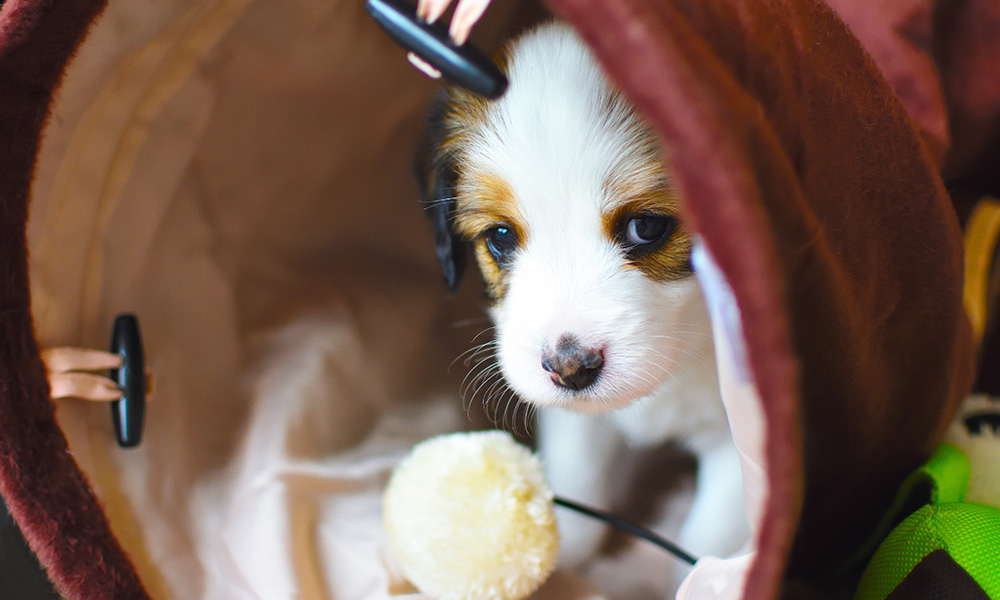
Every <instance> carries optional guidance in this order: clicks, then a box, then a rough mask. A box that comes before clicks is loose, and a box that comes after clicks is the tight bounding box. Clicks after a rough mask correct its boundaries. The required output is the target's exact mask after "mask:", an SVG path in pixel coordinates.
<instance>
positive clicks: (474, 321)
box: [449, 316, 496, 341]
mask: <svg viewBox="0 0 1000 600" xmlns="http://www.w3.org/2000/svg"><path fill="white" fill-rule="evenodd" d="M489 320H490V318H489V317H486V316H482V317H473V318H471V319H462V320H461V321H455V322H454V323H451V324H450V325H449V326H450V327H451V328H452V329H461V328H463V327H469V326H471V325H481V324H483V323H488V322H489ZM494 329H496V327H487V328H486V329H484V330H483V331H482V332H480V333H479V334H478V335H477V336H476V337H479V336H480V335H482V334H483V333H485V332H487V331H493V330H494ZM472 339H473V341H475V338H472Z"/></svg>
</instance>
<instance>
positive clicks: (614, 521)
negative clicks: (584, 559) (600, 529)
mask: <svg viewBox="0 0 1000 600" xmlns="http://www.w3.org/2000/svg"><path fill="white" fill-rule="evenodd" d="M553 502H555V504H556V505H558V506H562V507H563V508H568V509H570V510H574V511H576V512H578V513H582V514H585V515H587V516H589V517H593V518H595V519H598V520H600V521H604V522H605V523H607V524H608V525H611V526H612V527H614V528H615V529H620V530H622V531H624V532H626V533H630V534H632V535H634V536H636V537H640V538H642V539H644V540H646V541H647V542H650V543H652V544H655V545H657V546H659V547H660V548H663V549H664V550H666V551H667V552H669V553H671V554H673V555H674V556H676V557H677V558H679V559H681V560H683V561H684V562H686V563H687V564H689V565H693V564H694V563H695V562H696V561H697V560H698V559H697V558H695V557H693V556H691V555H690V554H688V553H687V552H685V551H684V550H682V549H680V548H679V547H678V546H677V545H676V544H674V543H673V542H671V541H670V540H668V539H666V538H663V537H660V536H659V535H657V534H655V533H653V532H652V531H650V530H648V529H646V528H645V527H640V526H639V525H636V524H635V523H630V522H628V521H626V520H624V519H621V518H619V517H616V516H615V515H613V514H611V513H607V512H604V511H602V510H597V509H596V508H590V507H589V506H584V505H582V504H577V503H576V502H573V501H572V500H566V499H565V498H560V497H559V496H556V497H555V498H554V499H553Z"/></svg>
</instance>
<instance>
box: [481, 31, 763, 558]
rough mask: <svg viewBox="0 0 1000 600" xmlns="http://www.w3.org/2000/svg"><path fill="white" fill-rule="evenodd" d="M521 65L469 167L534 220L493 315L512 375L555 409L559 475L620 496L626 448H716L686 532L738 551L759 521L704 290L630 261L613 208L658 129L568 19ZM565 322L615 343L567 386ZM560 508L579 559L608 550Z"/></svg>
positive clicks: (588, 495) (524, 55) (595, 496)
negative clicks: (581, 381)
mask: <svg viewBox="0 0 1000 600" xmlns="http://www.w3.org/2000/svg"><path fill="white" fill-rule="evenodd" d="M508 64H509V76H510V87H509V90H508V92H507V94H506V95H505V96H504V97H503V98H502V99H500V100H499V101H497V102H496V103H493V104H491V105H490V108H489V116H488V118H487V119H488V120H487V124H486V125H485V126H483V127H481V128H480V129H479V130H478V132H477V135H475V136H473V137H472V140H471V142H470V143H469V145H468V147H467V148H464V149H463V155H462V161H463V165H462V166H463V168H465V169H470V170H471V169H474V170H476V171H480V170H481V171H483V172H488V173H491V174H494V175H498V176H500V177H502V178H503V179H504V180H505V181H506V182H507V183H508V184H509V185H510V187H511V190H512V191H513V196H514V198H515V202H516V210H517V211H518V213H519V215H520V218H521V221H522V222H523V223H525V224H526V227H527V232H526V236H525V240H524V243H523V245H522V247H521V248H519V250H518V251H517V254H516V257H515V259H514V261H513V263H512V264H511V265H510V267H509V273H508V275H507V279H506V287H505V292H504V294H503V295H502V296H501V297H500V298H499V300H498V301H497V303H496V304H495V306H494V307H493V308H492V317H493V319H494V321H495V323H496V325H497V357H498V360H499V363H500V366H501V368H502V371H503V374H504V376H505V378H506V380H507V382H508V383H509V385H510V386H511V387H512V388H513V389H514V390H515V391H516V392H517V393H518V395H519V396H520V397H521V398H522V399H523V400H525V401H528V402H531V403H533V404H535V405H537V406H540V407H544V408H546V409H548V410H543V411H541V413H540V426H539V438H540V450H541V453H542V456H543V458H544V460H545V462H546V465H547V471H548V477H549V479H550V481H551V483H552V486H553V488H554V489H555V491H556V493H559V494H562V495H565V496H568V497H572V498H575V499H578V500H581V501H584V502H591V503H595V504H599V505H603V504H606V503H607V501H608V500H609V490H607V489H606V482H607V480H608V474H609V472H610V471H611V470H612V469H613V468H614V465H615V461H616V456H617V455H618V453H619V452H620V450H621V449H622V448H623V447H625V446H626V445H637V444H642V445H649V444H656V443H660V442H663V441H666V440H677V441H679V442H681V443H682V444H684V445H686V446H687V447H688V448H689V449H691V450H692V451H693V452H695V453H696V454H697V455H698V457H699V460H700V469H699V473H698V480H697V484H696V497H695V500H694V505H693V507H692V509H691V512H690V517H689V520H688V521H687V522H686V524H685V525H684V527H683V528H682V531H681V537H680V542H681V543H682V544H683V545H685V546H686V547H688V548H689V549H690V550H691V551H692V552H694V553H697V554H712V555H717V556H725V555H728V554H731V553H732V552H734V551H736V550H738V549H739V548H740V547H741V546H742V545H743V544H744V543H745V541H746V539H747V536H748V528H747V524H746V518H745V515H744V512H743V507H742V489H741V485H740V471H739V463H738V460H737V455H736V451H735V448H734V446H733V443H732V438H731V435H730V433H729V429H728V423H727V421H726V416H725V412H724V410H723V407H722V403H721V399H720V397H719V390H718V383H717V379H716V373H715V359H714V354H713V351H712V340H711V327H710V324H709V320H708V314H707V311H706V308H705V303H704V300H703V298H702V296H701V291H700V289H699V287H698V285H697V282H696V281H695V280H694V278H693V277H687V278H685V279H681V280H676V281H668V282H662V281H656V280H653V279H652V278H650V277H648V276H646V275H645V274H644V273H643V272H642V271H640V270H639V269H636V268H630V267H629V265H628V263H627V261H626V258H625V256H624V254H623V252H622V251H621V249H620V248H619V247H617V245H616V243H615V242H614V241H612V240H609V239H608V237H607V236H606V234H605V232H604V231H603V230H602V221H601V217H602V215H603V214H606V213H608V212H609V211H610V210H611V209H612V208H613V207H614V205H615V203H616V202H620V201H622V199H617V198H614V197H612V196H611V195H610V193H609V191H608V190H609V186H608V185H607V182H608V181H614V180H621V179H622V178H630V177H631V178H635V177H648V175H643V173H649V170H648V169H645V170H643V169H640V168H639V167H640V166H641V165H642V164H643V160H644V159H645V160H648V157H649V153H648V147H649V137H648V136H646V135H645V133H646V130H645V128H644V126H643V125H642V124H641V122H640V121H639V120H638V119H636V118H635V117H634V115H633V114H632V111H631V109H630V108H629V107H628V106H627V105H625V104H624V103H622V102H621V101H620V100H616V101H613V102H611V103H610V106H611V109H610V110H608V108H607V107H608V106H609V102H608V99H609V98H616V95H615V94H614V92H613V89H612V88H611V87H610V85H609V84H608V82H607V81H606V80H605V78H604V76H603V75H602V73H601V72H600V70H599V69H598V68H597V66H596V65H595V63H594V60H593V58H592V57H591V55H590V52H589V50H588V49H587V48H586V47H585V46H584V44H582V43H581V42H580V40H579V39H578V38H577V37H576V35H575V34H574V33H573V32H572V30H570V29H569V28H568V27H565V26H562V25H547V26H544V27H542V28H541V29H538V30H536V31H534V32H532V33H529V34H528V35H527V36H526V37H523V38H521V39H520V40H518V41H517V42H516V43H515V46H514V47H513V50H512V53H511V57H510V61H509V63H508ZM644 152H645V154H644ZM644 183H645V184H653V183H655V182H653V181H649V182H644ZM564 334H570V335H572V336H575V337H576V338H577V339H578V340H579V342H580V345H581V346H584V347H596V348H602V349H603V351H604V367H603V370H602V371H601V374H600V376H599V377H598V379H597V381H596V382H595V383H594V384H593V385H592V386H591V387H588V388H585V389H584V390H582V391H580V392H572V391H569V390H567V389H565V388H562V387H558V386H557V385H555V384H554V383H553V381H552V377H551V374H550V373H548V372H546V371H545V370H544V369H543V368H542V367H541V353H542V349H543V348H546V347H548V348H552V347H553V346H555V344H556V341H557V340H558V339H559V337H560V336H562V335H564ZM565 409H569V411H573V412H578V413H592V414H588V415H585V416H579V415H573V414H571V413H570V412H568V411H566V410H565ZM594 413H601V414H594ZM560 520H561V522H560V526H561V529H562V534H563V538H564V540H563V548H564V553H563V559H564V560H565V561H566V562H569V563H575V564H579V563H582V562H583V561H585V560H586V559H587V558H589V557H591V556H593V554H594V553H595V551H596V549H597V547H598V545H599V543H600V540H601V537H602V534H603V530H602V528H601V527H600V526H598V525H595V524H594V523H593V522H592V521H589V520H586V519H582V518H579V517H573V516H567V515H566V514H564V513H562V514H560Z"/></svg>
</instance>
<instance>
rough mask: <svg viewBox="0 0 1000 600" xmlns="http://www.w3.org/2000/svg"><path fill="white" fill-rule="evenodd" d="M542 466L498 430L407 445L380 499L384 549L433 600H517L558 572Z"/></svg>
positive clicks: (553, 524) (555, 532) (552, 517)
mask: <svg viewBox="0 0 1000 600" xmlns="http://www.w3.org/2000/svg"><path fill="white" fill-rule="evenodd" d="M552 500H553V496H552V492H551V491H550V490H549V488H548V485H547V484H546V482H545V478H544V475H543V472H542V465H541V462H540V461H539V460H538V458H537V457H535V456H534V455H533V454H532V453H531V451H530V450H528V449H527V448H525V447H524V446H522V445H520V444H518V443H517V442H515V441H514V440H513V439H512V438H511V437H510V436H509V435H508V434H506V433H503V432H500V431H483V432H475V433H456V434H451V435H444V436H439V437H436V438H431V439H429V440H427V441H425V442H422V443H421V444H418V445H417V446H416V447H414V449H413V451H412V452H411V453H410V455H409V456H408V457H406V458H405V459H404V460H403V461H402V462H401V463H400V465H399V466H398V467H397V468H396V472H395V473H394V474H393V476H392V478H391V479H390V481H389V486H388V489H387V490H386V493H385V496H384V498H383V519H384V522H385V528H386V532H387V533H388V536H389V547H390V550H391V552H392V554H393V556H394V557H395V559H396V561H397V562H398V563H399V566H400V568H401V569H402V571H403V573H404V574H405V575H406V577H407V579H409V580H410V582H411V583H413V584H414V585H415V586H417V588H419V589H420V590H421V591H422V592H424V593H425V594H429V595H431V596H434V597H436V598H438V599H439V600H520V599H521V598H526V597H527V596H528V595H529V594H531V593H532V592H534V591H535V590H536V589H537V588H538V586H540V585H541V584H542V582H544V581H545V579H546V578H548V576H549V575H550V574H551V573H552V571H553V570H554V569H555V564H556V557H557V555H558V553H559V533H558V530H557V528H556V518H555V514H554V510H553V504H552Z"/></svg>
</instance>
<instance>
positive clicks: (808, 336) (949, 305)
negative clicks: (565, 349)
mask: <svg viewBox="0 0 1000 600" xmlns="http://www.w3.org/2000/svg"><path fill="white" fill-rule="evenodd" d="M550 4H551V5H552V6H553V8H554V9H555V10H556V12H558V13H560V14H561V15H563V16H564V17H565V18H566V19H567V20H569V21H570V22H572V23H573V25H574V26H575V27H576V28H577V29H578V30H579V31H580V32H581V34H582V35H583V36H584V38H585V39H586V40H587V41H588V42H589V43H590V45H591V46H592V47H593V48H594V50H595V52H596V53H597V55H598V58H599V60H600V61H601V62H602V64H603V65H604V66H605V68H606V69H607V71H608V72H609V74H610V75H611V77H612V78H613V79H614V80H615V81H616V82H617V83H618V84H619V85H620V86H621V87H622V88H623V90H624V91H625V92H626V93H627V94H628V95H629V96H630V98H631V99H632V100H633V101H635V103H636V105H637V106H638V108H639V110H640V111H641V112H642V113H644V115H645V116H646V117H647V119H648V120H649V121H650V122H651V123H652V124H653V126H654V127H655V128H656V129H657V131H658V132H659V134H660V136H661V139H662V140H663V143H664V147H665V152H666V154H667V155H668V161H669V162H670V164H671V167H672V172H673V174H674V178H675V181H676V184H677V186H678V188H679V190H680V192H681V196H682V198H683V200H684V209H685V215H686V218H687V219H688V220H689V222H690V223H691V224H692V225H693V227H694V229H695V230H696V231H697V232H698V233H699V234H700V235H701V236H702V238H703V239H704V241H705V243H706V245H707V246H708V248H709V249H710V250H711V252H712V254H713V256H714V257H715V259H716V261H717V262H718V264H719V266H720V267H721V269H722V270H723V272H724V273H725V274H726V277H727V279H728V280H729V283H730V285H731V286H732V288H733V291H734V294H735V296H736V300H737V302H738V304H739V306H740V310H741V312H742V315H743V318H744V333H745V336H746V342H747V347H748V357H749V361H750V366H751V368H752V371H753V375H754V379H755V382H756V383H757V386H758V388H759V390H760V392H761V396H762V400H763V403H764V412H765V417H766V420H767V427H768V437H767V442H766V458H767V461H768V468H769V473H768V476H769V483H770V486H771V487H770V491H771V494H770V497H769V498H768V500H767V503H766V505H765V510H764V515H763V527H762V530H761V532H760V537H759V539H758V548H759V552H758V560H757V561H756V563H755V565H754V567H753V570H752V572H751V582H752V584H751V585H750V586H749V588H748V590H747V596H746V597H747V598H754V599H756V598H771V597H774V596H775V595H776V594H777V592H778V587H779V585H780V583H779V581H780V575H781V571H782V569H783V566H784V563H785V561H786V559H787V560H788V561H789V562H788V568H787V572H786V578H789V579H793V580H797V581H798V583H799V586H797V588H798V589H800V590H801V589H803V588H806V589H808V588H809V587H812V588H816V589H818V588H823V587H829V586H837V587H842V588H844V589H849V588H850V583H851V582H849V581H832V580H830V579H829V578H830V577H831V576H832V574H833V570H834V569H835V568H836V567H837V566H838V565H839V564H840V562H841V561H842V560H844V558H845V557H846V556H848V555H849V554H850V553H851V552H852V551H853V549H854V548H855V547H856V546H857V545H858V544H859V543H860V542H861V541H862V540H863V539H864V537H865V536H866V535H867V534H868V532H870V531H871V529H872V527H873V526H874V524H875V522H876V521H877V519H878V517H879V515H880V514H881V512H882V511H883V509H884V507H885V506H886V504H887V503H888V502H889V500H890V499H891V497H892V495H893V493H894V491H895V488H896V486H897V485H898V483H899V481H900V480H901V479H902V477H903V476H904V475H905V474H906V473H908V472H909V471H910V470H911V469H913V468H915V467H916V466H917V465H919V464H920V463H921V462H922V461H923V460H924V459H925V458H926V456H927V455H928V453H929V452H930V451H931V449H932V448H933V446H934V445H935V444H936V442H937V440H938V439H939V438H940V436H941V434H942V429H943V427H944V426H945V424H946V423H947V422H948V420H949V419H950V417H951V415H952V414H953V411H954V409H955V406H956V404H957V402H958V401H959V400H960V398H961V397H962V395H963V394H964V392H965V391H966V390H967V389H968V386H969V384H970V375H971V364H972V363H971V347H970V343H969V335H968V328H967V326H966V323H965V319H964V316H963V313H962V307H961V272H962V268H961V238H960V232H959V229H958V224H957V219H956V217H955V214H954V211H953V210H952V208H951V205H950V203H949V201H948V198H947V195H946V194H945V193H944V190H943V187H942V185H941V181H940V178H939V177H938V174H937V172H936V169H935V166H934V162H933V160H932V159H931V156H930V154H929V153H928V152H927V150H926V148H925V147H924V145H923V143H922V142H921V139H920V132H919V130H918V129H917V128H916V127H915V126H914V125H913V123H912V121H911V120H910V118H909V116H908V115H907V114H906V112H905V111H904V109H903V107H902V105H900V103H899V102H898V101H897V100H896V97H895V96H894V93H893V90H892V89H891V87H890V86H889V85H888V84H887V83H886V82H885V81H884V80H883V78H882V76H881V74H880V72H879V71H878V69H877V68H876V66H875V64H874V63H873V62H872V60H871V58H870V57H869V56H868V55H867V54H866V53H865V52H864V50H863V49H862V48H861V45H860V43H859V42H858V41H857V39H855V38H854V37H853V36H852V35H851V34H850V32H849V31H848V29H847V27H846V26H845V25H844V24H843V23H842V22H841V21H840V20H839V19H838V18H837V16H836V15H835V14H834V13H833V12H832V10H831V9H830V8H829V7H828V6H827V5H826V4H825V3H823V2H820V1H818V0H788V1H777V0H775V1H768V0H762V1H759V2H745V1H744V0H697V1H695V0H690V1H688V0H672V1H667V0H550ZM803 486H804V487H803ZM800 501H801V514H800V513H799V506H800ZM796 519H797V520H798V526H797V528H796ZM790 545H791V548H792V549H791V550H789V546H790Z"/></svg>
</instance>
